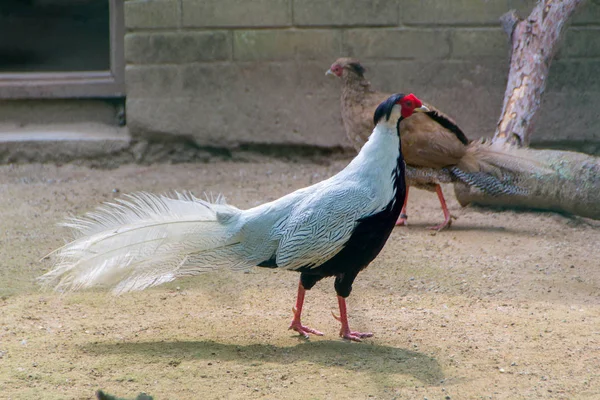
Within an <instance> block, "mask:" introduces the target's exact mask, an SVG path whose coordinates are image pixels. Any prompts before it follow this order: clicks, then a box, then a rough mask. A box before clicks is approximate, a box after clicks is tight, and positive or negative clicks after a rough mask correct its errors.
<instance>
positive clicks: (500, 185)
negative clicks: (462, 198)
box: [449, 167, 528, 197]
mask: <svg viewBox="0 0 600 400" xmlns="http://www.w3.org/2000/svg"><path fill="white" fill-rule="evenodd" d="M449 170H450V173H451V174H452V175H453V176H454V177H455V178H456V179H457V180H459V181H461V182H463V183H465V184H467V185H469V186H473V187H476V188H477V189H479V190H481V191H482V192H484V193H486V194H488V195H490V196H494V197H496V196H501V195H507V196H527V194H528V191H527V189H525V188H521V187H519V186H516V185H515V184H512V183H511V181H512V180H513V178H512V176H510V174H503V175H502V176H501V177H500V178H497V177H496V176H494V175H492V174H489V173H486V172H465V171H462V170H461V169H460V168H458V167H452V168H450V169H449Z"/></svg>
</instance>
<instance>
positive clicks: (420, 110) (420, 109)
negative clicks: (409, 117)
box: [415, 105, 429, 112]
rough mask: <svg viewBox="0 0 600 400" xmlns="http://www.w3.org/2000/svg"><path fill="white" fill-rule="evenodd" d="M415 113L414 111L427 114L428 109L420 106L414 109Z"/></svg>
mask: <svg viewBox="0 0 600 400" xmlns="http://www.w3.org/2000/svg"><path fill="white" fill-rule="evenodd" d="M415 111H416V112H428V111H429V108H427V107H425V106H423V105H422V106H421V107H419V108H415Z"/></svg>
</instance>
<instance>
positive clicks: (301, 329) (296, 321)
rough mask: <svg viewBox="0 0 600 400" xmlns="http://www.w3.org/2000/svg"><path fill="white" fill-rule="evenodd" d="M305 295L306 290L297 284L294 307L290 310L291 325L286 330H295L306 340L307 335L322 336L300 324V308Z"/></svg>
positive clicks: (300, 284)
mask: <svg viewBox="0 0 600 400" xmlns="http://www.w3.org/2000/svg"><path fill="white" fill-rule="evenodd" d="M305 293H306V289H304V286H302V282H300V283H298V297H296V307H294V308H292V312H293V313H294V319H292V323H291V324H290V327H289V328H288V329H293V330H295V331H296V332H298V333H299V334H300V335H302V336H304V337H305V338H307V339H308V334H309V333H312V334H313V335H318V336H323V334H322V333H321V332H319V331H317V330H315V329H312V328H309V327H308V326H304V325H302V323H301V322H300V315H301V314H302V306H303V305H304V294H305Z"/></svg>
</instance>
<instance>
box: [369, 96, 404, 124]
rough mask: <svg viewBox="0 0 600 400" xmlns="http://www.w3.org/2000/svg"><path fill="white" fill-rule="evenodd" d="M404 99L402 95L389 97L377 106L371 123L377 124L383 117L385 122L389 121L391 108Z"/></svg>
mask: <svg viewBox="0 0 600 400" xmlns="http://www.w3.org/2000/svg"><path fill="white" fill-rule="evenodd" d="M403 97H404V94H402V93H396V94H393V95H391V96H390V97H389V98H388V99H387V100H386V101H384V102H383V103H381V104H380V105H378V106H377V109H376V110H375V114H374V115H373V123H374V124H375V125H377V123H378V122H379V121H380V120H381V119H382V118H383V117H384V116H385V120H386V121H389V119H390V115H391V114H392V108H394V106H395V105H396V104H398V102H399V101H400V100H401V99H402V98H403Z"/></svg>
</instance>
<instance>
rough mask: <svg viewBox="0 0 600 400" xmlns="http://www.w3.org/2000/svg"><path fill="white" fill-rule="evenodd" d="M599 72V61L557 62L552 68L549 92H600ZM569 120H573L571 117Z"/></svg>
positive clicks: (566, 60) (569, 60) (571, 60)
mask: <svg viewBox="0 0 600 400" xmlns="http://www.w3.org/2000/svg"><path fill="white" fill-rule="evenodd" d="M598 71H600V61H599V60H598V59H577V60H573V59H564V60H556V61H554V62H553V63H552V65H551V66H550V72H549V74H548V86H547V90H548V91H555V92H568V91H572V92H596V93H597V92H600V74H598ZM563 116H564V115H563ZM594 118H596V116H594ZM567 119H571V117H569V118H567Z"/></svg>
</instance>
